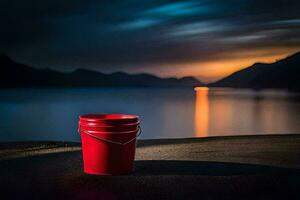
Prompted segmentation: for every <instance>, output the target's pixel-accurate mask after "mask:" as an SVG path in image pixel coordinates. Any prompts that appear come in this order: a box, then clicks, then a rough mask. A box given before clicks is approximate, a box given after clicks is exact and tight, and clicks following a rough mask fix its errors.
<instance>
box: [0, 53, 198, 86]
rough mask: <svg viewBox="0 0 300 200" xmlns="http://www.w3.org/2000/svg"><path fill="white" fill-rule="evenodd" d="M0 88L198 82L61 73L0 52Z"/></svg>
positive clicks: (195, 82)
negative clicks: (11, 57) (21, 61)
mask: <svg viewBox="0 0 300 200" xmlns="http://www.w3.org/2000/svg"><path fill="white" fill-rule="evenodd" d="M0 67H1V68H0V69H1V73H0V88H22V87H130V86H132V87H135V86H137V87H139V86H140V87H169V86H174V87H188V86H201V85H203V84H202V83H201V82H200V81H198V80H197V79H195V78H193V77H184V78H179V79H177V78H159V77H156V76H153V75H150V74H134V75H131V74H126V73H122V72H116V73H112V74H104V73H100V72H96V71H91V70H86V69H78V70H75V71H73V72H71V73H62V72H58V71H55V70H51V69H36V68H32V67H29V66H27V65H24V64H20V63H16V62H14V61H13V60H11V59H10V58H9V57H8V56H6V55H4V54H0Z"/></svg>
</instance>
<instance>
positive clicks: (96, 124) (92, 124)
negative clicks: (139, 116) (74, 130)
mask: <svg viewBox="0 0 300 200" xmlns="http://www.w3.org/2000/svg"><path fill="white" fill-rule="evenodd" d="M78 124H79V126H85V127H92V128H94V127H101V128H117V127H130V126H139V125H140V121H137V122H134V123H122V124H111V123H102V122H100V123H99V122H89V121H79V123H78Z"/></svg>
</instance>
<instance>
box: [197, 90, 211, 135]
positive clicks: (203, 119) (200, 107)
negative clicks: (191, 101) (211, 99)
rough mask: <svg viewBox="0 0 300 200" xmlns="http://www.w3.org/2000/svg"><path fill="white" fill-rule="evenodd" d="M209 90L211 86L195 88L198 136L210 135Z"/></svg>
mask: <svg viewBox="0 0 300 200" xmlns="http://www.w3.org/2000/svg"><path fill="white" fill-rule="evenodd" d="M208 91H209V88H207V87H196V88H195V92H196V100H195V136H197V137H205V136H208V119H209V116H208V115H209V105H208Z"/></svg>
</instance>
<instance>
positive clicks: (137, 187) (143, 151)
mask: <svg viewBox="0 0 300 200" xmlns="http://www.w3.org/2000/svg"><path fill="white" fill-rule="evenodd" d="M0 187H1V197H5V198H10V199H11V198H23V199H26V198H31V199H33V198H35V199H62V198H71V199H300V194H299V193H300V192H299V188H300V135H268V136H266V135H261V136H234V137H211V138H189V139H159V140H140V141H138V148H137V154H136V161H135V171H134V173H133V174H131V175H123V176H92V175H86V174H84V173H83V171H82V155H81V148H80V144H79V143H69V142H17V143H0ZM3 199H4V198H3Z"/></svg>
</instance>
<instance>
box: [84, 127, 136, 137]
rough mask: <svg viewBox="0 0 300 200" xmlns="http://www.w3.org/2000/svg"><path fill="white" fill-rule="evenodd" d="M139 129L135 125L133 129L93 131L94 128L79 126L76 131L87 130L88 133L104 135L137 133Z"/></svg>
mask: <svg viewBox="0 0 300 200" xmlns="http://www.w3.org/2000/svg"><path fill="white" fill-rule="evenodd" d="M139 130H140V128H139V127H137V128H136V129H135V130H131V131H94V130H86V129H83V128H79V129H78V132H79V133H80V132H81V131H82V132H87V133H89V134H104V135H118V134H132V133H137V132H138V131H139Z"/></svg>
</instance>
